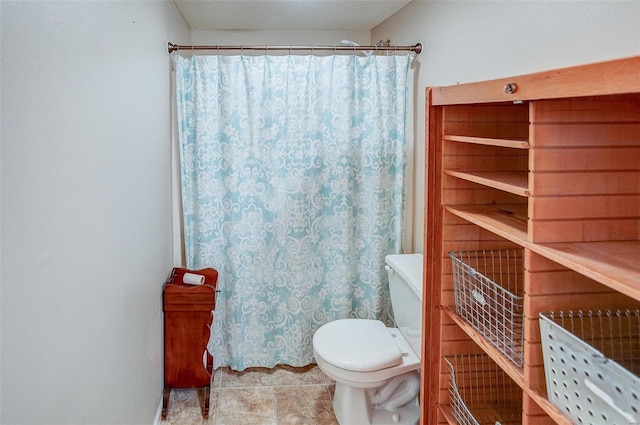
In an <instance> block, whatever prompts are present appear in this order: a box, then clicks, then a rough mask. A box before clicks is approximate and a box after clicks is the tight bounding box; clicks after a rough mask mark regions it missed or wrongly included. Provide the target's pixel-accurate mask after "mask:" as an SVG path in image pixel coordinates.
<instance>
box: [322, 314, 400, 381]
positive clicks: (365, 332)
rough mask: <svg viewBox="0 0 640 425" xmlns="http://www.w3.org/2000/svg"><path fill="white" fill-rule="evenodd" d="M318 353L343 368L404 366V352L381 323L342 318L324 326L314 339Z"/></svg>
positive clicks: (327, 360)
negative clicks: (402, 364)
mask: <svg viewBox="0 0 640 425" xmlns="http://www.w3.org/2000/svg"><path fill="white" fill-rule="evenodd" d="M313 344H314V347H315V349H316V352H317V354H318V355H319V356H320V357H322V358H323V359H324V360H325V361H326V362H329V363H331V364H333V365H334V366H336V367H339V368H340V369H346V370H351V371H354V372H370V371H376V370H380V369H386V368H388V367H392V366H397V365H399V364H401V363H402V353H401V352H400V349H399V348H398V345H397V344H396V342H395V341H394V337H393V336H392V335H391V334H390V333H389V331H388V330H387V327H386V326H385V324H384V323H382V322H381V321H379V320H363V319H342V320H336V321H333V322H330V323H327V324H326V325H324V326H322V327H321V328H320V329H318V331H317V332H316V333H315V335H314V337H313Z"/></svg>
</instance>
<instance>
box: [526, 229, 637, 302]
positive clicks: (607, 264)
mask: <svg viewBox="0 0 640 425" xmlns="http://www.w3.org/2000/svg"><path fill="white" fill-rule="evenodd" d="M527 247H528V248H529V249H531V250H532V251H535V252H537V253H538V254H540V255H543V256H545V257H547V258H549V259H551V260H553V261H555V262H556V263H558V264H562V265H563V266H565V267H567V268H569V269H572V270H575V271H576V272H578V273H580V274H583V275H585V276H587V277H588V278H591V279H593V280H595V281H597V282H600V283H602V284H603V285H606V286H608V287H609V288H611V289H614V290H616V291H618V292H621V293H623V294H625V295H628V296H630V297H632V298H635V299H640V241H609V242H565V243H554V244H527Z"/></svg>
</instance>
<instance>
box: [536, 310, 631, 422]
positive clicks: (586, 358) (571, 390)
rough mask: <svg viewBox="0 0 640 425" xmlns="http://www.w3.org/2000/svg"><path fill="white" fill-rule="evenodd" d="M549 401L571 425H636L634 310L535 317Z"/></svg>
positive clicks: (558, 313) (579, 312) (568, 313)
mask: <svg viewBox="0 0 640 425" xmlns="http://www.w3.org/2000/svg"><path fill="white" fill-rule="evenodd" d="M540 332H541V339H542V353H543V358H544V370H545V378H546V383H547V396H548V398H549V400H550V401H551V402H552V403H553V404H554V405H555V406H556V407H558V409H560V410H561V411H562V412H563V413H564V414H565V415H566V416H567V417H569V418H570V419H571V420H572V421H573V422H574V423H576V424H617V425H623V424H638V423H640V379H639V378H638V376H637V375H638V372H640V310H635V311H630V310H625V311H620V310H617V311H611V310H607V311H585V312H582V311H577V312H572V311H569V312H553V313H540Z"/></svg>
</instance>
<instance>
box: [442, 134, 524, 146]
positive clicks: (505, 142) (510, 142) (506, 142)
mask: <svg viewBox="0 0 640 425" xmlns="http://www.w3.org/2000/svg"><path fill="white" fill-rule="evenodd" d="M442 140H446V141H449V142H460V143H472V144H476V145H488V146H500V147H503V148H514V149H529V147H530V146H529V142H528V141H527V140H526V139H493V138H489V137H473V136H457V135H453V134H450V135H443V136H442Z"/></svg>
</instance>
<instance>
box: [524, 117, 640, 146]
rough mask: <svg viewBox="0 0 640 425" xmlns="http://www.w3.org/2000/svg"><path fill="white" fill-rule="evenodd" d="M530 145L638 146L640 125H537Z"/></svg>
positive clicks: (531, 133) (531, 128) (531, 136)
mask: <svg viewBox="0 0 640 425" xmlns="http://www.w3.org/2000/svg"><path fill="white" fill-rule="evenodd" d="M529 137H530V141H531V142H530V144H531V145H532V146H534V147H536V148H545V147H586V146H609V147H612V146H638V143H640V124H636V123H627V122H623V123H613V124H610V123H597V124H593V123H582V124H572V125H556V124H551V125H546V124H535V125H532V126H531V127H530V136H529Z"/></svg>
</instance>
